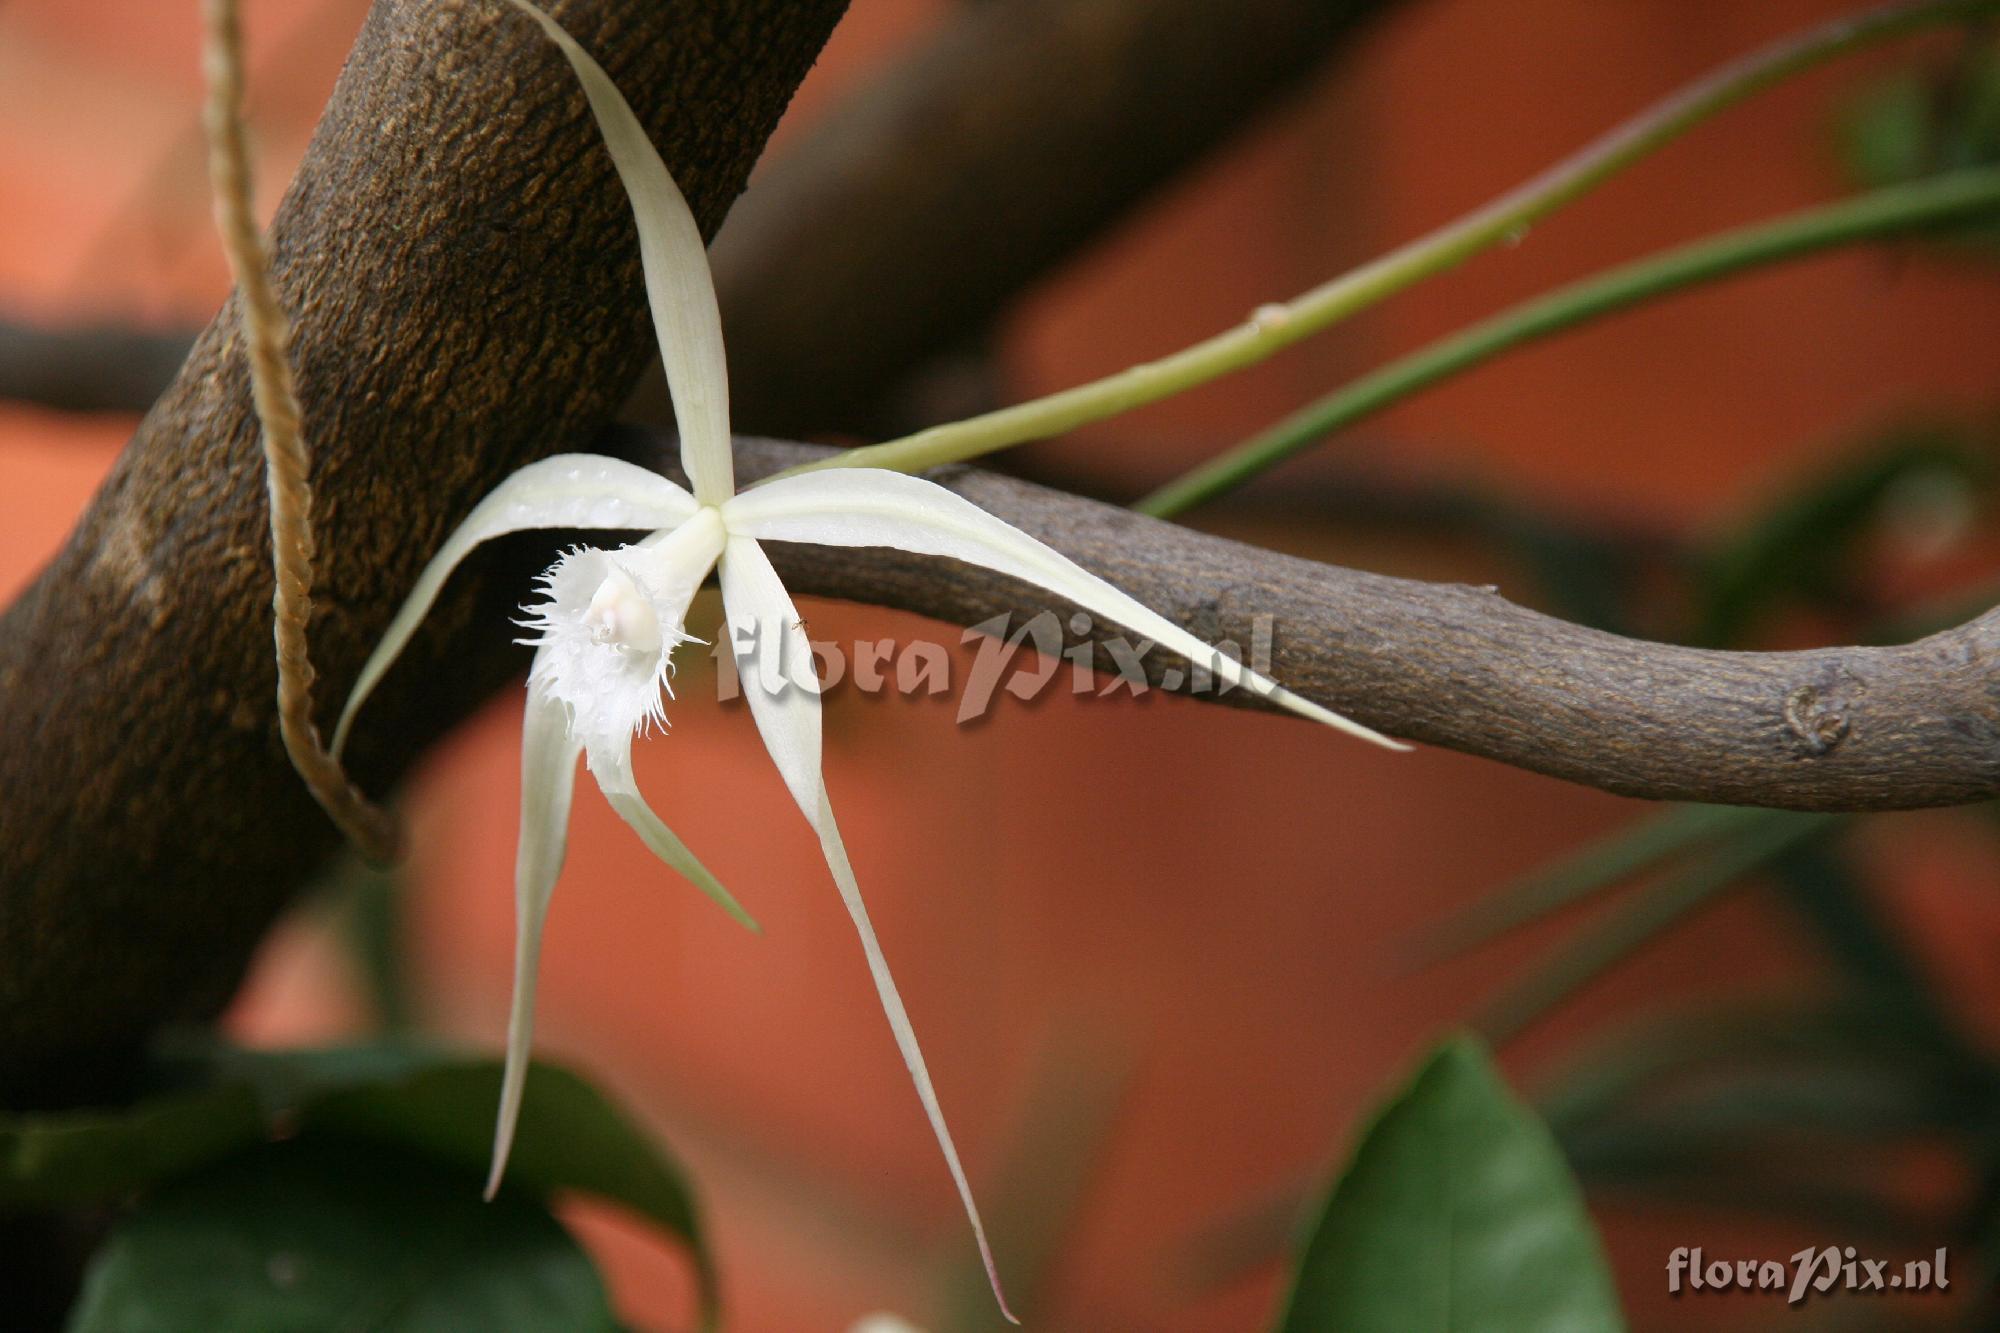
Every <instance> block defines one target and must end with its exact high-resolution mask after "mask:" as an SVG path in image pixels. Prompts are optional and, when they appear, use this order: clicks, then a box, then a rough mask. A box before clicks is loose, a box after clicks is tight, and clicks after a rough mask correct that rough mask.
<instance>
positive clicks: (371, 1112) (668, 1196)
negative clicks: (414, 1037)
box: [300, 1060, 714, 1308]
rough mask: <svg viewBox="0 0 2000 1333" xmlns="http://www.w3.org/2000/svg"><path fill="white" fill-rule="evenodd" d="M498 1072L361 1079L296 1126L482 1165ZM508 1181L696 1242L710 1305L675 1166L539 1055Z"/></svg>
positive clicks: (441, 1070)
mask: <svg viewBox="0 0 2000 1333" xmlns="http://www.w3.org/2000/svg"><path fill="white" fill-rule="evenodd" d="M500 1074H501V1065H500V1062H499V1061H498V1060H472V1061H457V1062H453V1063H450V1064H443V1065H438V1066H435V1067H433V1068H429V1069H417V1070H413V1071H411V1072H409V1073H407V1074H404V1075H402V1076H400V1077H392V1078H388V1079H385V1080H383V1081H380V1082H373V1083H365V1084H360V1085H357V1086H354V1087H351V1088H347V1089H344V1090H342V1091H337V1092H332V1093H329V1094H327V1095H325V1096H322V1097H319V1098H317V1099H316V1100H314V1101H312V1102H310V1103H309V1104H307V1105H306V1106H305V1108H304V1109H303V1111H302V1112H301V1114H300V1127H301V1130H302V1132H305V1133H317V1134H326V1135H339V1136H342V1137H347V1138H363V1139H368V1140H372V1141H376V1142H382V1143H393V1144H399V1145H403V1146H405V1147H409V1148H414V1149H417V1150H419V1151H421V1152H423V1153H425V1154H426V1155H428V1156H430V1157H432V1158H435V1159H437V1160H440V1161H446V1162H452V1163H456V1164H458V1165H460V1166H462V1167H464V1168H466V1169H468V1170H472V1171H484V1169H485V1167H486V1163H487V1160H488V1156H489V1154H490V1153H491V1152H492V1150H493V1117H494V1112H495V1110H496V1108H497V1107H498V1106H499V1104H500ZM507 1184H508V1185H509V1186H510V1187H511V1188H515V1189H522V1190H527V1191H530V1192H533V1193H537V1194H549V1193H554V1192H556V1191H560V1190H577V1191H580V1192H582V1193H585V1194H592V1195H596V1196H597V1197H599V1198H602V1199H608V1200H611V1201H613V1202H616V1203H622V1204H624V1205H625V1206H626V1207H628V1208H631V1209H632V1210H633V1211H635V1212H637V1213H639V1214H641V1215H642V1216H644V1217H646V1218H648V1219H650V1220H651V1221H653V1222H655V1223H657V1224H658V1225H660V1226H661V1227H663V1228H665V1229H666V1230H668V1231H670V1232H672V1233H674V1234H675V1235H677V1236H679V1237H680V1238H681V1239H683V1240H685V1241H686V1242H687V1243H688V1245H689V1246H690V1248H691V1249H692V1250H693V1253H694V1256H695V1262H696V1264H697V1266H698V1267H699V1269H700V1274H701V1285H702V1293H703V1301H704V1306H705V1308H707V1307H710V1306H711V1305H712V1302H713V1295H714V1284H713V1280H712V1273H711V1272H710V1268H709V1263H708V1255H707V1251H706V1249H705V1248H704V1247H703V1245H702V1243H701V1227H700V1224H699V1222H698V1221H697V1220H696V1217H695V1210H694V1202H693V1199H692V1197H691V1196H690V1194H689V1192H688V1189H687V1187H686V1185H685V1184H684V1183H683V1182H682V1180H681V1177H680V1175H679V1173H678V1172H677V1171H676V1170H675V1169H674V1168H673V1166H672V1165H671V1164H669V1162H668V1161H667V1159H666V1158H665V1157H664V1156H663V1155H662V1154H661V1153H660V1151H659V1149H658V1148H657V1147H656V1146H655V1145H654V1144H653V1142H652V1140H651V1139H649V1138H648V1137H647V1136H646V1135H645V1134H644V1133H643V1132H642V1131H641V1130H639V1129H638V1127H637V1126H635V1125H633V1124H632V1122H631V1121H630V1120H628V1119H627V1118H626V1117H625V1116H624V1114H623V1113H622V1112H620V1111H619V1110H618V1108H617V1107H615V1106H613V1105H612V1104H611V1102H610V1101H608V1100H607V1099H606V1098H605V1097H604V1096H603V1095H602V1094H601V1093H599V1092H598V1091H597V1090H596V1089H595V1088H593V1087H591V1086H590V1085H589V1084H587V1083H585V1082H584V1081H583V1080H582V1079H580V1078H578V1077H577V1076H576V1075H575V1074H572V1073H570V1072H569V1071H568V1070H566V1069H561V1068H557V1067H555V1066H553V1065H546V1064H539V1063H538V1064H536V1065H535V1066H534V1067H533V1068H532V1069H531V1070H530V1071H529V1073H528V1084H527V1091H526V1094H525V1096H524V1098H523V1100H522V1104H521V1121H520V1128H519V1130H518V1132H517V1133H516V1135H515V1139H514V1151H513V1155H512V1157H511V1158H510V1159H509V1162H508V1167H507Z"/></svg>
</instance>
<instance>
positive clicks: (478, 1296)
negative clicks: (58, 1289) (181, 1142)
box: [69, 1141, 617, 1333]
mask: <svg viewBox="0 0 2000 1333" xmlns="http://www.w3.org/2000/svg"><path fill="white" fill-rule="evenodd" d="M69 1327H70V1333H186V1330H191V1329H200V1330H202V1331H203V1333H319V1331H320V1330H326V1331H327V1333H333V1331H334V1330H342V1331H346V1330H363V1329H366V1330H369V1333H452V1331H453V1330H463V1331H464V1333H475V1331H476V1333H515V1331H516V1330H518V1331H519V1333H547V1331H548V1330H553V1329H561V1330H564V1331H565V1333H571V1331H574V1333H594V1331H602V1333H611V1331H612V1330H615V1329H616V1327H617V1324H616V1321H615V1319H614V1318H613V1316H612V1313H611V1307H610V1304H609V1301H608V1300H607V1298H606V1296H605V1292H604V1286H603V1283H602V1282H601V1281H600V1280H599V1278H598V1276H597V1273H596V1270H595V1269H593V1268H592V1266H591V1264H590V1260H589V1259H588V1258H587V1257H586V1256H585V1255H584V1253H583V1251H582V1249H581V1248H580V1247H579V1246H578V1245H577V1243H576V1241H575V1240H574V1238H572V1237H571V1236H570V1235H569V1233H568V1232H566V1231H565V1230H564V1229H563V1228H562V1226H561V1225H560V1224H559V1223H557V1222H556V1220H555V1219H554V1218H553V1217H551V1216H550V1215H549V1214H548V1212H547V1211H546V1210H545V1209H543V1208H542V1207H540V1206H539V1205H537V1204H535V1203H533V1202H532V1201H529V1200H527V1199H525V1198H519V1197H515V1198H504V1199H501V1200H499V1201H497V1202H495V1203H493V1204H485V1203H482V1202H481V1201H480V1198H479V1190H478V1179H477V1177H476V1176H472V1175H467V1174H465V1173H463V1172H459V1171H454V1170H451V1169H449V1168H445V1167H441V1166H439V1165H438V1164H437V1163H435V1162H432V1161H429V1160H427V1159H425V1158H422V1157H418V1156H414V1155H410V1154H404V1153H394V1152H389V1151H386V1150H384V1149H381V1148H380V1147H374V1146H371V1147H369V1148H367V1149H356V1148H355V1147H353V1146H351V1145H350V1146H346V1147H342V1146H340V1145H335V1144H329V1143H312V1142H305V1141H301V1142H298V1143H290V1144H279V1145H272V1146H266V1147H262V1148H258V1149H255V1150H253V1151H251V1152H249V1153H247V1154H244V1155H242V1156H240V1157H237V1158H233V1159H231V1160H229V1161H227V1162H224V1163H220V1164H218V1165H216V1166H214V1167H211V1168H210V1169H208V1170H206V1171H204V1172H202V1173H200V1174H198V1175H196V1176H194V1177H192V1178H190V1179H188V1180H186V1181H183V1182H180V1183H178V1184H176V1185H173V1186H170V1187H168V1188H166V1189H163V1190H161V1191H159V1192H158V1193H156V1194H154V1195H153V1196H151V1197H150V1198H149V1199H147V1200H146V1202H145V1203H144V1204H142V1205H141V1206H140V1207H139V1208H138V1209H137V1210H136V1211H135V1212H133V1213H132V1215H131V1216H129V1217H128V1218H126V1219H125V1220H124V1221H123V1222H122V1223H121V1224H120V1225H119V1226H118V1227H117V1228H116V1229H115V1230H114V1231H113V1233H112V1235H111V1238H110V1240H109V1241H108V1242H107V1243H106V1244H105V1246H104V1248H103V1249H102V1250H100V1251H99V1252H98V1255H97V1257H96V1258H95V1260H94V1261H93V1262H92V1264H91V1267H90V1271H89V1273H88V1275H87V1277H86V1279H85V1285H84V1292H83V1295H82V1297H81V1299H80V1300H79V1301H78V1304H77V1308H76V1310H75V1312H74V1313H73V1314H72V1316H71V1320H70V1325H69Z"/></svg>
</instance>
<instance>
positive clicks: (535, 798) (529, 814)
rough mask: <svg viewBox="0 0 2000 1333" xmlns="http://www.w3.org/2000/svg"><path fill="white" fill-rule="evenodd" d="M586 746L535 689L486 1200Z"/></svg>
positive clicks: (501, 1149)
mask: <svg viewBox="0 0 2000 1333" xmlns="http://www.w3.org/2000/svg"><path fill="white" fill-rule="evenodd" d="M581 749H582V747H581V746H580V745H579V744H578V743H577V742H576V741H574V740H572V739H571V738H570V734H569V720H568V718H567V717H566V716H565V715H564V710H563V706H562V705H561V704H560V703H557V702H556V701H555V700H553V699H549V698H545V697H541V696H539V695H538V694H536V693H535V692H534V691H532V690H530V691H529V694H528V708H527V713H526V715H525V717H524V719H523V723H522V728H521V832H520V844H519V846H518V848H517V849H516V851H515V854H514V1000H513V1007H512V1010H511V1012H510V1013H509V1015H508V1018H507V1064H506V1068H505V1072H504V1073H503V1074H502V1076H501V1083H500V1116H499V1123H498V1124H497V1125H496V1126H495V1128H494V1133H493V1167H492V1170H491V1172H490V1173H489V1174H488V1175H487V1178H486V1197H487V1198H489V1199H490V1198H492V1197H493V1195H494V1193H495V1192H496V1191H498V1190H499V1188H500V1177H501V1176H502V1175H503V1174H504V1173H505V1172H506V1170H507V1156H508V1154H509V1153H510V1152H511V1151H512V1150H513V1147H514V1127H515V1125H516V1124H517V1123H518V1122H519V1120H520V1117H521V1094H522V1091H523V1090H524V1089H525V1088H526V1086H527V1078H528V1059H529V1052H530V1051H531V1049H532V1047H533V1045H534V1031H535V978H536V972H537V970H538V965H539V963H540V960H541V953H542V927H543V926H544V925H545V924H546V923H547V920H548V913H549V897H550V895H551V894H552V893H553V892H554V891H555V886H556V877H557V876H559V875H560V874H561V873H562V863H563V850H564V847H565V844H566V843H567V841H568V837H569V809H570V798H571V796H572V794H573V793H574V792H575V789H576V760H577V755H578V753H579V752H580V751H581Z"/></svg>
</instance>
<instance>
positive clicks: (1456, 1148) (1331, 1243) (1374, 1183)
mask: <svg viewBox="0 0 2000 1333" xmlns="http://www.w3.org/2000/svg"><path fill="white" fill-rule="evenodd" d="M1624 1326H1625V1321H1624V1317H1623V1315H1622V1314H1621V1313H1620V1311H1619V1307H1618V1297H1617V1292H1616V1290H1615V1288H1614V1287H1613V1285H1612V1282H1611V1277H1610V1274H1609V1273H1608V1272H1607V1270H1606V1268H1605V1264H1604V1255H1603V1251H1602V1249H1601V1247H1600V1246H1599V1244H1598V1240H1597V1234H1596V1232H1595V1231H1594V1230H1593V1229H1592V1227H1591V1223H1590V1218H1589V1216H1588V1215H1587V1214H1586V1213H1585V1211H1584V1207H1583V1200H1582V1197H1581V1195H1580V1193H1579V1192H1578V1190H1577V1186H1576V1182H1575V1180H1574V1178H1572V1177H1571V1175H1570V1172H1569V1168H1568V1166H1567V1165H1565V1164H1564V1162H1563V1159H1562V1154H1561V1152H1560V1151H1559V1150H1558V1149H1557V1147H1556V1144H1555V1140H1554V1138H1553V1137H1552V1136H1551V1135H1550V1134H1549V1131H1548V1129H1547V1127H1546V1126H1544V1125H1543V1124H1542V1123H1541V1121H1539V1120H1538V1119H1536V1118H1535V1116H1534V1114H1533V1112H1531V1111H1529V1110H1528V1108H1527V1107H1525V1106H1523V1105H1522V1104H1521V1103H1520V1101H1518V1100H1517V1099H1516V1098H1515V1097H1514V1095H1513V1094H1512V1093H1511V1092H1509V1091H1508V1089H1507V1087H1506V1085H1505V1084H1503V1083H1502V1082H1501V1081H1500V1078H1499V1076H1498V1075H1497V1074H1496V1073H1495V1071H1494V1069H1493V1066H1492V1064H1491V1062H1490V1061H1489V1059H1488V1058H1487V1055H1486V1053H1485V1050H1484V1048H1483V1047H1481V1046H1480V1045H1479V1043H1478V1042H1477V1041H1476V1040H1474V1039H1472V1038H1470V1037H1459V1038H1456V1039H1454V1040H1451V1041H1449V1042H1446V1043H1445V1044H1444V1045H1443V1046H1441V1047H1439V1048H1438V1050H1437V1051H1435V1052H1434V1053H1433V1054H1432V1055H1431V1057H1430V1059H1429V1060H1428V1061H1426V1062H1425V1064H1424V1066H1423V1068H1422V1069H1421V1070H1419V1071H1418V1073H1417V1076H1416V1078H1415V1079H1414V1080H1412V1081H1411V1083H1410V1085H1409V1086H1408V1087H1407V1088H1406V1089H1405V1090H1404V1091H1403V1092H1402V1093H1401V1094H1400V1095H1398V1096H1397V1097H1396V1098H1395V1100H1393V1101H1392V1102H1390V1103H1389V1105H1388V1106H1387V1107H1386V1108H1385V1109H1384V1110H1383V1111H1382V1112H1381V1114H1380V1115H1379V1117H1378V1118H1377V1119H1376V1121H1375V1123H1374V1124H1373V1125H1372V1126H1371V1127H1370V1128H1369V1130H1368V1132H1367V1134H1366V1135H1365V1136H1364V1137H1363V1139H1362V1141H1361V1145H1360V1147H1359V1148H1357V1149H1356V1151H1355V1154H1354V1158H1353V1160H1352V1161H1351V1162H1350V1163H1349V1164H1348V1167H1347V1170H1346V1171H1345V1172H1344V1173H1342V1175H1341V1177H1340V1180H1339V1183H1338V1184H1336V1185H1335V1186H1334V1188H1333V1191H1332V1194H1331V1195H1330V1196H1329V1197H1328V1199H1327V1200H1326V1204H1325V1207H1324V1209H1323V1210H1322V1211H1321V1213H1320V1215H1319V1218H1318V1220H1317V1222H1316V1223H1315V1224H1314V1226H1313V1228H1312V1231H1311V1234H1310V1236H1309V1238H1308V1239H1307V1241H1306V1244H1305V1246H1304V1248H1303V1250H1302V1251H1301V1253H1300V1256H1299V1261H1298V1266H1297V1270H1296V1272H1295V1274H1294V1277H1293V1286H1292V1292H1291V1296H1290V1298H1289V1300H1288V1302H1287V1304H1286V1308H1285V1312H1284V1315H1283V1317H1282V1318H1281V1319H1280V1320H1279V1322H1278V1324H1277V1325H1276V1327H1277V1329H1278V1330H1279V1333H1334V1331H1336V1330H1352V1329H1396V1330H1399V1333H1461V1331H1463V1330H1474V1329H1478V1330H1488V1329H1490V1330H1494V1331H1495V1333H1499V1331H1501V1330H1512V1329H1529V1328H1532V1329H1536V1330H1540V1331H1541V1333H1563V1330H1575V1331H1576V1333H1604V1331H1605V1330H1612V1329H1622V1328H1623V1327H1624Z"/></svg>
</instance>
